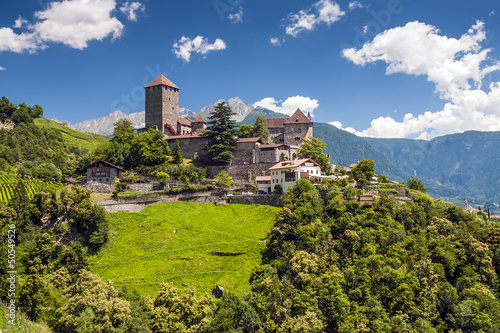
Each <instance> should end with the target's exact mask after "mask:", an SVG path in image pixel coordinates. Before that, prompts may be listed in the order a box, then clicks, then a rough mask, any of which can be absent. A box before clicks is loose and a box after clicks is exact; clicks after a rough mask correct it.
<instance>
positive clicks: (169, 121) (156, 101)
mask: <svg viewBox="0 0 500 333" xmlns="http://www.w3.org/2000/svg"><path fill="white" fill-rule="evenodd" d="M144 89H145V90H146V91H145V92H146V108H145V110H146V128H150V127H152V128H155V129H157V130H159V131H161V132H163V133H164V134H166V135H172V133H173V134H174V135H175V133H176V130H177V120H178V119H179V87H177V86H176V85H175V84H174V83H172V81H170V80H169V79H167V78H166V77H165V76H163V74H162V75H160V76H158V77H157V78H156V79H154V80H153V81H151V82H150V83H149V84H148V85H147V86H145V87H144Z"/></svg>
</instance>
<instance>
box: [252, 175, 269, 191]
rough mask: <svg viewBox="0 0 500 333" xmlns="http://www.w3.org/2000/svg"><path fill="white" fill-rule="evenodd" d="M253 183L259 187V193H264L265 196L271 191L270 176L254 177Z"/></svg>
mask: <svg viewBox="0 0 500 333" xmlns="http://www.w3.org/2000/svg"><path fill="white" fill-rule="evenodd" d="M255 181H256V182H257V184H258V185H259V191H264V192H266V193H267V194H269V193H271V192H272V191H273V188H272V187H271V176H257V177H255Z"/></svg>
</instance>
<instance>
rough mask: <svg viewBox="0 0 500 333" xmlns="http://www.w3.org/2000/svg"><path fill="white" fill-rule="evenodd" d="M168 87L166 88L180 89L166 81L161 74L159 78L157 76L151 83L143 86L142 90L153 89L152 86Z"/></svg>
mask: <svg viewBox="0 0 500 333" xmlns="http://www.w3.org/2000/svg"><path fill="white" fill-rule="evenodd" d="M162 85H163V86H168V87H172V88H177V89H180V88H179V87H177V86H176V85H175V84H174V83H173V82H172V81H170V80H169V79H167V78H166V77H165V76H163V74H161V75H160V76H158V77H157V78H156V79H154V80H153V81H151V82H150V83H149V84H148V85H147V86H145V87H144V88H147V87H154V86H162Z"/></svg>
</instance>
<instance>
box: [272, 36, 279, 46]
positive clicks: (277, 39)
mask: <svg viewBox="0 0 500 333" xmlns="http://www.w3.org/2000/svg"><path fill="white" fill-rule="evenodd" d="M269 42H270V43H271V44H273V45H274V46H281V41H280V39H279V38H278V37H271V39H269Z"/></svg>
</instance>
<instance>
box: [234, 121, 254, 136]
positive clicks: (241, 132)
mask: <svg viewBox="0 0 500 333" xmlns="http://www.w3.org/2000/svg"><path fill="white" fill-rule="evenodd" d="M236 135H237V136H238V138H253V136H254V132H253V127H252V126H250V125H245V124H243V125H241V126H240V128H238V131H237V132H236Z"/></svg>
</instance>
